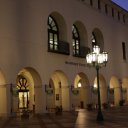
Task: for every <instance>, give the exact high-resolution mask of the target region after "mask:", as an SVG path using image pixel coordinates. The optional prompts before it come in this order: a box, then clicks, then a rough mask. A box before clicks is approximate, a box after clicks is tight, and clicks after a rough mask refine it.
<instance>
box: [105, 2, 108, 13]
mask: <svg viewBox="0 0 128 128" xmlns="http://www.w3.org/2000/svg"><path fill="white" fill-rule="evenodd" d="M105 12H106V14H108V5H107V4H105Z"/></svg>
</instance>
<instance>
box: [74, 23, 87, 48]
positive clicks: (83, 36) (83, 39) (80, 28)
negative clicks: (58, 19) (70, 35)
mask: <svg viewBox="0 0 128 128" xmlns="http://www.w3.org/2000/svg"><path fill="white" fill-rule="evenodd" d="M74 25H75V26H76V27H77V28H78V31H79V34H80V45H81V46H86V47H87V46H88V36H87V30H86V28H85V26H84V24H83V23H82V22H81V21H76V22H74Z"/></svg>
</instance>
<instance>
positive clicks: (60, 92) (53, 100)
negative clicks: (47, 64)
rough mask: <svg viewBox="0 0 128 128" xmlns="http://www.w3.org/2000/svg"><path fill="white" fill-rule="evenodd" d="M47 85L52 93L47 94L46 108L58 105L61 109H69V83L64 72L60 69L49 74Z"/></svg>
mask: <svg viewBox="0 0 128 128" xmlns="http://www.w3.org/2000/svg"><path fill="white" fill-rule="evenodd" d="M49 85H50V86H49V87H50V88H49V89H53V93H52V94H51V95H49V94H47V108H55V107H57V106H59V107H62V108H63V110H69V109H70V102H69V97H70V96H69V83H68V78H67V76H66V74H65V73H64V72H63V71H61V70H56V71H54V72H53V73H52V74H51V76H50V80H49Z"/></svg>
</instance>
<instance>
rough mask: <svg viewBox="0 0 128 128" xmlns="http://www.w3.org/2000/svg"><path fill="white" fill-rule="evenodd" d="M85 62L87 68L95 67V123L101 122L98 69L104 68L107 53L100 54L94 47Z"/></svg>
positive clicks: (97, 47)
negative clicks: (96, 107) (96, 94)
mask: <svg viewBox="0 0 128 128" xmlns="http://www.w3.org/2000/svg"><path fill="white" fill-rule="evenodd" d="M86 61H87V64H88V66H92V67H95V69H96V72H97V91H98V114H97V121H103V120H104V118H103V114H102V111H101V98H100V85H99V69H100V68H101V67H103V66H106V63H107V62H108V53H107V52H102V53H101V52H100V48H99V46H97V45H95V46H94V47H93V51H92V52H91V53H89V54H87V55H86Z"/></svg>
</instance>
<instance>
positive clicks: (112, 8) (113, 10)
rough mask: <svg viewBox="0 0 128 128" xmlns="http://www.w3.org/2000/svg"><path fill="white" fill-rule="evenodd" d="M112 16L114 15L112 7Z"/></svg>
mask: <svg viewBox="0 0 128 128" xmlns="http://www.w3.org/2000/svg"><path fill="white" fill-rule="evenodd" d="M112 17H114V9H113V8H112Z"/></svg>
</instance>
